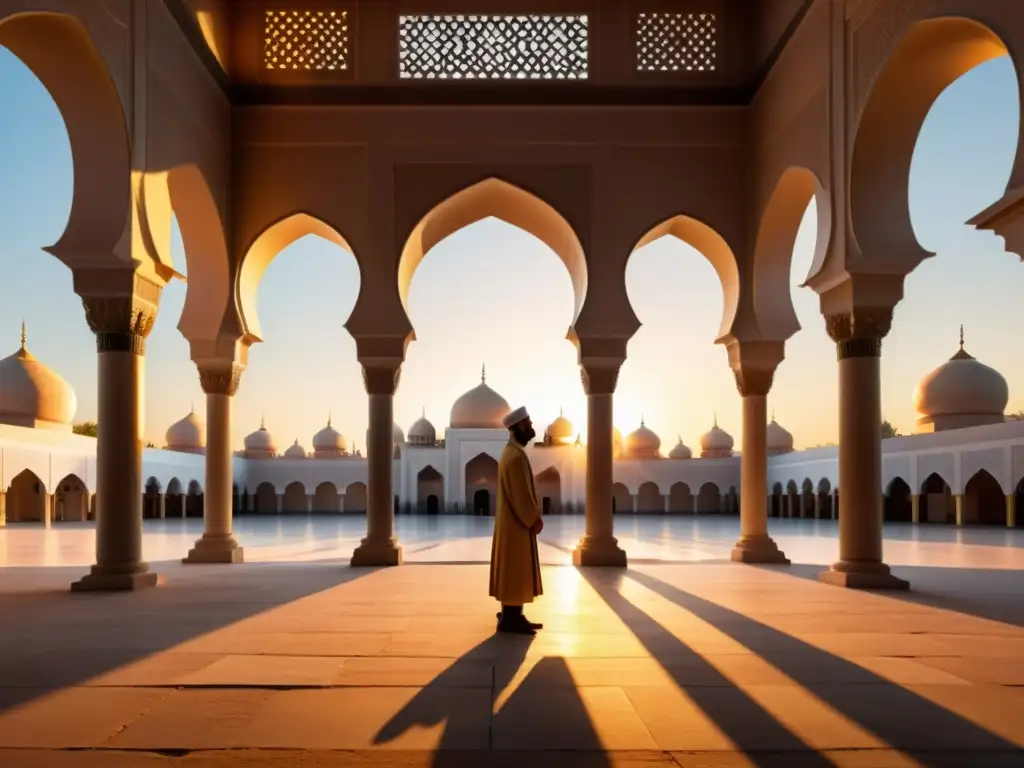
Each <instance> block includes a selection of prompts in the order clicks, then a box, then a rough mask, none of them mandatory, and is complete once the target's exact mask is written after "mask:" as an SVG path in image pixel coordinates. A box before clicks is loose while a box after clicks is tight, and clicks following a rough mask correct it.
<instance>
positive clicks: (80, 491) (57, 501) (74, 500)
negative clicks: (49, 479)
mask: <svg viewBox="0 0 1024 768" xmlns="http://www.w3.org/2000/svg"><path fill="white" fill-rule="evenodd" d="M53 500H54V503H53V519H54V521H57V520H63V521H67V522H76V523H83V522H85V521H86V520H88V519H89V489H88V488H87V487H86V485H85V483H84V482H83V481H82V478H80V477H79V476H78V475H76V474H74V473H72V474H70V475H68V476H67V477H65V478H63V479H62V480H61V481H60V482H59V483H57V485H56V486H55V487H54V491H53Z"/></svg>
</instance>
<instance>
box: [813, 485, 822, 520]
mask: <svg viewBox="0 0 1024 768" xmlns="http://www.w3.org/2000/svg"><path fill="white" fill-rule="evenodd" d="M814 519H815V520H820V519H821V494H820V493H818V492H817V491H815V492H814Z"/></svg>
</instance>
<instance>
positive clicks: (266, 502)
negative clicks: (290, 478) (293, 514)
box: [253, 482, 281, 514]
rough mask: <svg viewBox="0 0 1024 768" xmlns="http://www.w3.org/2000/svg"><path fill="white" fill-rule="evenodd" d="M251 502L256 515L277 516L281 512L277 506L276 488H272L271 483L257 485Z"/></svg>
mask: <svg viewBox="0 0 1024 768" xmlns="http://www.w3.org/2000/svg"><path fill="white" fill-rule="evenodd" d="M253 501H254V503H255V504H254V506H255V510H254V511H256V512H258V513H261V514H277V513H278V512H280V511H281V508H280V505H279V504H278V498H277V488H275V487H274V485H273V483H266V482H264V483H260V484H259V485H257V486H256V493H255V494H254V498H253Z"/></svg>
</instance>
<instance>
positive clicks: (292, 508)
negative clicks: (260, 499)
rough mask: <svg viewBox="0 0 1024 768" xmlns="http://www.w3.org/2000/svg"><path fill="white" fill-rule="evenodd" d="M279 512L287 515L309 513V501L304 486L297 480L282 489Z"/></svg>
mask: <svg viewBox="0 0 1024 768" xmlns="http://www.w3.org/2000/svg"><path fill="white" fill-rule="evenodd" d="M281 511H282V512H289V513H293V514H294V513H303V514H304V513H306V512H308V511H309V500H308V498H307V496H306V486H304V485H303V484H302V483H301V482H299V481H298V480H295V481H294V482H291V483H288V485H286V486H285V487H284V498H283V499H282V500H281Z"/></svg>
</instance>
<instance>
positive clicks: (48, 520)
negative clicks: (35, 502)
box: [43, 493, 57, 528]
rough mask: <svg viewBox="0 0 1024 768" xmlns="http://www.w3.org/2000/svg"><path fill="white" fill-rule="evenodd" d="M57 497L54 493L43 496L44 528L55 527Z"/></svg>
mask: <svg viewBox="0 0 1024 768" xmlns="http://www.w3.org/2000/svg"><path fill="white" fill-rule="evenodd" d="M56 499H57V495H56V494H53V493H44V494H43V527H44V528H50V527H51V526H52V525H53V517H54V514H53V513H54V506H55V502H56Z"/></svg>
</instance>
